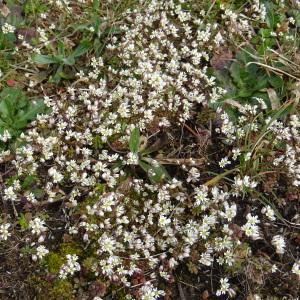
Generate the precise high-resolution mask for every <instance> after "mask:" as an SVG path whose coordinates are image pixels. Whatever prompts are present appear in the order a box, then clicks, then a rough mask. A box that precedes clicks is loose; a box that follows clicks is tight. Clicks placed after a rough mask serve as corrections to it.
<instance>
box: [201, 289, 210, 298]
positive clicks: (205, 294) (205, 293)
mask: <svg viewBox="0 0 300 300" xmlns="http://www.w3.org/2000/svg"><path fill="white" fill-rule="evenodd" d="M208 297H209V292H208V290H205V291H204V292H203V293H202V300H207V299H208Z"/></svg>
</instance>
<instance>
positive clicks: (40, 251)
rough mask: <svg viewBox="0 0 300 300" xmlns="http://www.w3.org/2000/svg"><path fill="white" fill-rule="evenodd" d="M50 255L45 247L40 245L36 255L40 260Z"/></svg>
mask: <svg viewBox="0 0 300 300" xmlns="http://www.w3.org/2000/svg"><path fill="white" fill-rule="evenodd" d="M48 253H49V250H48V249H47V248H46V247H45V246H44V245H40V246H38V247H37V248H36V255H37V256H38V258H39V259H42V258H43V257H44V256H45V255H46V254H48Z"/></svg>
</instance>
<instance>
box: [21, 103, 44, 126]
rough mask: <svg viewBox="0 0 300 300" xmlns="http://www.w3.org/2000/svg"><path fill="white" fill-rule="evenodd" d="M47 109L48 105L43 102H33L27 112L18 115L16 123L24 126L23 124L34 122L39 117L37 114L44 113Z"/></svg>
mask: <svg viewBox="0 0 300 300" xmlns="http://www.w3.org/2000/svg"><path fill="white" fill-rule="evenodd" d="M45 109H46V105H45V104H44V102H43V101H42V100H39V101H37V102H36V103H35V104H34V103H32V102H31V103H30V104H29V106H28V109H27V110H26V111H25V112H19V113H18V118H17V119H16V122H19V123H20V124H22V122H25V123H27V122H29V121H32V120H33V119H34V118H35V117H36V116H37V114H39V113H42V112H44V111H45Z"/></svg>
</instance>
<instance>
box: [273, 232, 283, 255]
mask: <svg viewBox="0 0 300 300" xmlns="http://www.w3.org/2000/svg"><path fill="white" fill-rule="evenodd" d="M272 245H273V246H274V247H275V248H276V253H277V254H283V253H284V251H285V240H284V237H283V236H282V235H275V236H274V237H273V238H272Z"/></svg>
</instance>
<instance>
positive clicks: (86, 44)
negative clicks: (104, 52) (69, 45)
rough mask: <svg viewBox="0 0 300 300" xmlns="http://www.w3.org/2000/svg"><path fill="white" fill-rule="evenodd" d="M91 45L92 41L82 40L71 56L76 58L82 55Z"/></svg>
mask: <svg viewBox="0 0 300 300" xmlns="http://www.w3.org/2000/svg"><path fill="white" fill-rule="evenodd" d="M90 46H91V43H90V42H89V41H83V42H81V43H80V44H79V45H78V46H77V47H76V49H75V50H74V51H73V52H72V53H71V55H70V56H69V57H73V58H76V57H78V56H81V55H83V54H85V53H86V52H88V51H89V49H90Z"/></svg>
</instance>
